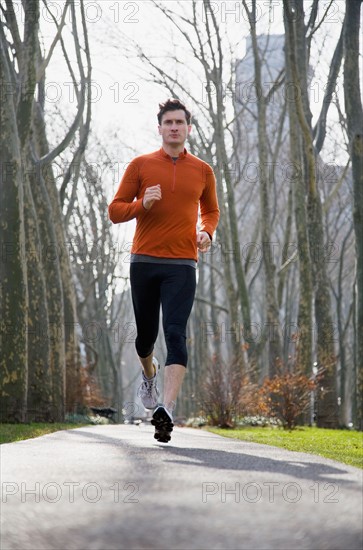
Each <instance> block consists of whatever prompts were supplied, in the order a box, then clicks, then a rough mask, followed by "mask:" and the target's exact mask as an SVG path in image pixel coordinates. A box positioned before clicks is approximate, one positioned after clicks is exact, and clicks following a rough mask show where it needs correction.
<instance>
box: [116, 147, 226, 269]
mask: <svg viewBox="0 0 363 550" xmlns="http://www.w3.org/2000/svg"><path fill="white" fill-rule="evenodd" d="M158 184H159V185H160V187H161V194H162V198H161V200H159V201H155V202H154V204H153V205H152V207H151V208H150V209H149V210H146V209H145V208H144V206H143V204H142V199H143V197H144V193H145V190H146V188H147V187H151V186H153V185H158ZM199 206H200V216H201V225H200V231H206V232H207V233H209V235H210V236H212V235H213V233H214V231H215V229H216V227H217V224H218V220H219V208H218V201H217V194H216V181H215V177H214V173H213V170H212V168H211V167H210V166H209V164H207V163H206V162H204V161H202V160H201V159H199V158H197V157H196V156H194V155H192V154H191V153H188V152H187V151H186V149H184V152H183V153H180V154H179V157H178V158H177V159H176V160H173V159H172V158H171V156H170V155H168V154H167V153H166V152H165V151H164V149H163V148H161V149H159V150H158V151H155V152H153V153H150V154H147V155H141V156H139V157H136V158H135V159H134V160H133V161H132V162H130V164H129V165H128V167H127V169H126V171H125V174H124V176H123V178H122V180H121V183H120V185H119V188H118V190H117V193H116V195H115V197H114V199H113V201H112V202H111V204H110V205H109V207H108V211H109V216H110V219H111V221H112V222H113V223H121V222H127V221H129V220H131V219H133V218H136V231H135V236H134V240H133V245H132V249H131V252H132V253H133V254H145V255H148V256H155V257H157V258H184V259H193V260H197V258H198V252H197V222H198V208H199Z"/></svg>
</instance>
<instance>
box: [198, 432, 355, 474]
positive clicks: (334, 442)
mask: <svg viewBox="0 0 363 550" xmlns="http://www.w3.org/2000/svg"><path fill="white" fill-rule="evenodd" d="M207 429H208V430H209V431H211V432H213V433H215V434H218V435H223V436H225V437H232V438H234V439H242V440H243V441H251V442H253V443H264V444H265V445H273V446H275V447H282V448H283V449H288V450H289V451H298V452H302V453H311V454H315V455H320V456H324V457H326V458H331V459H333V460H337V461H338V462H343V463H344V464H349V465H350V466H355V467H356V468H363V433H362V432H357V431H350V430H328V429H324V428H310V427H303V428H296V429H295V430H293V431H286V430H282V429H279V428H271V427H263V428H260V427H252V426H251V427H243V428H236V429H231V430H229V429H228V430H227V429H222V428H211V427H208V428H207Z"/></svg>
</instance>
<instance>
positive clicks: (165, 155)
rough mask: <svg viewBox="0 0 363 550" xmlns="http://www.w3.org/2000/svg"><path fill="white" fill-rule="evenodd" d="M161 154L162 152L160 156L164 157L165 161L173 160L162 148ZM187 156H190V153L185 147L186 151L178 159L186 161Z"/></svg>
mask: <svg viewBox="0 0 363 550" xmlns="http://www.w3.org/2000/svg"><path fill="white" fill-rule="evenodd" d="M159 152H160V154H161V156H162V157H163V158H165V159H171V156H170V155H168V153H166V152H165V151H164V149H163V148H162V147H161V148H160V150H159ZM187 154H188V151H187V150H186V149H185V147H184V151H183V152H182V153H179V156H178V158H179V159H184V158H185V157H186V156H187Z"/></svg>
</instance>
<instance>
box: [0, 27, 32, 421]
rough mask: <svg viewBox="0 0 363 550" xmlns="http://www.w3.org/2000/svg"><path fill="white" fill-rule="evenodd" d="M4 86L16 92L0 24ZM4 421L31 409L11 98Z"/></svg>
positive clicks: (4, 161) (3, 209) (1, 382)
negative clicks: (28, 390) (27, 406)
mask: <svg viewBox="0 0 363 550" xmlns="http://www.w3.org/2000/svg"><path fill="white" fill-rule="evenodd" d="M0 82H2V83H4V82H5V83H8V85H9V86H13V87H14V88H15V82H14V80H13V79H12V78H11V69H10V62H9V58H8V55H7V41H6V38H5V34H4V31H3V26H2V23H0ZM0 114H1V117H0V120H1V132H0V243H1V248H2V251H1V262H0V269H1V272H0V273H1V278H0V299H1V302H0V307H1V346H0V347H1V356H0V398H1V405H0V421H1V422H9V421H10V422H24V421H25V420H26V403H27V376H28V363H27V301H28V296H27V284H26V282H27V272H26V250H25V230H24V198H23V195H24V191H23V186H22V177H23V176H22V166H21V150H20V142H19V139H18V128H17V122H16V114H15V106H14V100H13V96H12V94H11V93H4V94H2V98H1V101H0Z"/></svg>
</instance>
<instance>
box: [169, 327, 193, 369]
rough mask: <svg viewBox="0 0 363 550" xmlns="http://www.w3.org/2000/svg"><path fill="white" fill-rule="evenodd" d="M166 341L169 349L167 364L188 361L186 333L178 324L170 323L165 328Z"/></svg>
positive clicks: (182, 363)
mask: <svg viewBox="0 0 363 550" xmlns="http://www.w3.org/2000/svg"><path fill="white" fill-rule="evenodd" d="M165 341H166V347H167V350H168V356H167V360H166V364H167V365H172V364H175V365H184V366H185V367H186V366H187V363H188V353H187V346H186V335H185V331H184V330H183V328H181V327H179V326H178V325H169V326H168V327H167V329H166V330H165Z"/></svg>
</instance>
